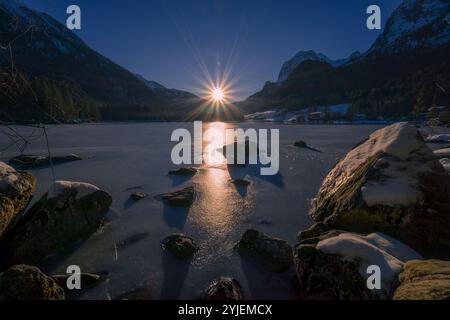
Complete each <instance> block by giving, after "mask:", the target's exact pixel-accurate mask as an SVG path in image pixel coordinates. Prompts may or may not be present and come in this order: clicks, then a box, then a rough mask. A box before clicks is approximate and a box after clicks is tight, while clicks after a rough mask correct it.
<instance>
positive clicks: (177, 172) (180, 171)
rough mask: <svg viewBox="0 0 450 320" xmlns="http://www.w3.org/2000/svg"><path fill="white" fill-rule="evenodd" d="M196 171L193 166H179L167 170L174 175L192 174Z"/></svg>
mask: <svg viewBox="0 0 450 320" xmlns="http://www.w3.org/2000/svg"><path fill="white" fill-rule="evenodd" d="M197 172H198V170H197V169H196V168H194V167H188V168H179V169H177V170H172V171H169V174H171V175H175V176H193V175H195V174H196V173H197Z"/></svg>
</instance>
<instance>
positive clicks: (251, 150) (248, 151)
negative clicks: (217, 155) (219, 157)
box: [222, 140, 259, 165]
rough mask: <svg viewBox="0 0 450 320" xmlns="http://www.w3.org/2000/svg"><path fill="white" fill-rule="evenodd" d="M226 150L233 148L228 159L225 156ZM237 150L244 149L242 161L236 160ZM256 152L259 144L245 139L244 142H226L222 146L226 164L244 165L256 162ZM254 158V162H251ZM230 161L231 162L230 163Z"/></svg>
mask: <svg viewBox="0 0 450 320" xmlns="http://www.w3.org/2000/svg"><path fill="white" fill-rule="evenodd" d="M227 150H228V151H230V150H234V151H233V153H232V156H230V159H229V161H228V156H227ZM238 150H243V151H244V158H243V159H242V161H240V162H239V161H238V160H239V159H238ZM258 153H259V146H258V143H256V142H253V141H250V140H245V142H237V141H235V142H234V143H233V144H228V145H225V146H223V147H222V154H223V156H224V157H225V158H227V161H228V164H233V165H246V164H256V163H257V161H258ZM252 160H254V163H252V162H253V161H252ZM230 161H232V163H230Z"/></svg>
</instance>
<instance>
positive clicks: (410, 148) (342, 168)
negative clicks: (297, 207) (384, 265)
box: [310, 123, 450, 257]
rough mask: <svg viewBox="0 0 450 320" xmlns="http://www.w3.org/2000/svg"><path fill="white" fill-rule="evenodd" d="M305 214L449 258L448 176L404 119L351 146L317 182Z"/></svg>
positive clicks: (347, 228) (329, 223)
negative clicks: (390, 238)
mask: <svg viewBox="0 0 450 320" xmlns="http://www.w3.org/2000/svg"><path fill="white" fill-rule="evenodd" d="M310 215H311V217H312V218H313V219H314V220H315V221H317V222H324V223H325V224H326V225H328V226H331V227H332V228H338V229H345V230H350V231H356V232H363V233H368V232H377V231H380V232H384V233H386V234H389V235H391V236H393V237H395V238H397V239H399V240H401V241H403V242H405V243H407V244H408V245H410V246H411V247H412V248H414V249H416V250H418V251H419V252H420V253H421V254H422V255H424V256H425V257H446V256H450V176H449V175H448V174H447V172H446V171H445V170H444V168H443V167H442V165H441V164H440V163H439V161H438V160H437V159H436V157H435V155H434V154H433V152H432V151H431V150H430V149H429V148H428V147H427V145H426V144H425V143H424V141H423V140H422V138H421V136H420V134H419V132H418V131H417V129H415V128H413V127H411V126H409V125H408V124H407V123H397V124H394V125H391V126H388V127H385V128H383V129H380V130H377V131H376V132H374V133H373V134H372V135H371V136H370V137H369V138H368V139H367V140H365V141H363V142H362V143H360V144H359V145H358V146H357V147H355V148H354V149H353V150H351V151H350V152H349V153H348V154H347V155H346V156H345V157H344V158H343V159H342V160H341V161H340V162H339V163H338V164H337V165H336V166H335V167H334V168H333V169H332V170H331V172H330V173H329V174H328V175H327V177H326V178H325V180H324V181H323V183H322V186H321V187H320V190H319V193H318V194H317V197H316V199H315V200H314V201H313V205H312V209H311V211H310Z"/></svg>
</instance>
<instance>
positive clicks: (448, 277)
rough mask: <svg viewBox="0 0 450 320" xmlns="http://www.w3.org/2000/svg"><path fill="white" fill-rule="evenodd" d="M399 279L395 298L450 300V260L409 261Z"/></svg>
mask: <svg viewBox="0 0 450 320" xmlns="http://www.w3.org/2000/svg"><path fill="white" fill-rule="evenodd" d="M399 279H400V283H401V284H400V286H399V287H398V288H397V290H396V291H395V294H394V300H450V261H440V260H424V261H419V260H413V261H408V262H407V263H406V264H405V268H404V271H403V272H402V273H401V274H400V277H399Z"/></svg>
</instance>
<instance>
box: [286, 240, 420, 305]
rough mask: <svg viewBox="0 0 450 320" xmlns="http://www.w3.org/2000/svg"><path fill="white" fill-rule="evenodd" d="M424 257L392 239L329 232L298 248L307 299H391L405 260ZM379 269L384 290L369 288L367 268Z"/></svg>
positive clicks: (305, 242) (301, 282)
mask: <svg viewBox="0 0 450 320" xmlns="http://www.w3.org/2000/svg"><path fill="white" fill-rule="evenodd" d="M420 258H421V256H420V255H419V254H418V253H417V252H415V251H414V250H412V249H411V248H409V247H408V246H406V245H405V244H403V243H401V242H400V241H397V240H395V239H393V238H390V237H389V236H386V235H383V234H380V233H374V234H370V235H368V236H363V235H359V234H355V233H339V232H327V233H325V234H323V235H322V236H320V237H318V238H316V239H315V241H308V239H304V240H303V241H302V242H301V243H300V244H299V245H298V246H297V247H296V248H295V262H296V268H297V276H298V280H299V287H300V291H301V294H302V296H303V297H304V298H305V299H330V300H335V299H338V300H361V299H362V300H366V299H388V298H390V297H391V296H392V293H393V291H394V289H395V287H396V285H397V276H398V274H399V273H400V272H401V271H402V270H403V264H404V261H407V260H410V259H420ZM372 265H377V266H379V267H380V271H381V289H380V290H369V289H368V288H367V277H368V274H367V268H368V267H369V266H372Z"/></svg>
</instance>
